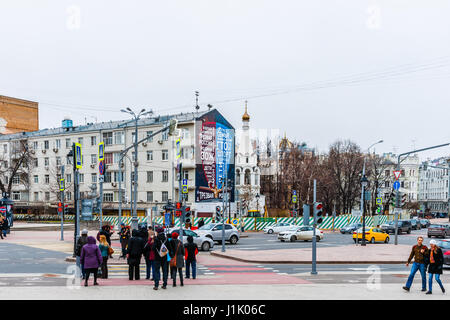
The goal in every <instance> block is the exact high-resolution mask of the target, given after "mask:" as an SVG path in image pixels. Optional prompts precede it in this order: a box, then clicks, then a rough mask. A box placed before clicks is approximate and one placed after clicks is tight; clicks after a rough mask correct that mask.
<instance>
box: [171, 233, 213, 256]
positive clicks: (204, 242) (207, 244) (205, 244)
mask: <svg viewBox="0 0 450 320" xmlns="http://www.w3.org/2000/svg"><path fill="white" fill-rule="evenodd" d="M169 232H170V233H172V232H176V233H178V234H180V229H179V228H172V229H169ZM188 236H192V237H193V238H194V243H195V244H196V245H197V247H198V248H199V250H202V251H209V250H210V249H211V248H213V247H214V241H213V240H212V239H211V238H208V237H205V236H203V235H198V234H197V233H196V232H195V231H192V230H189V229H183V244H186V243H187V237H188Z"/></svg>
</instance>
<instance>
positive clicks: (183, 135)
mask: <svg viewBox="0 0 450 320" xmlns="http://www.w3.org/2000/svg"><path fill="white" fill-rule="evenodd" d="M181 130H182V131H181V138H182V139H189V138H190V133H189V129H188V128H183V129H181Z"/></svg>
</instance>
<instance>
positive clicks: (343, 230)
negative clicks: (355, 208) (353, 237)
mask: <svg viewBox="0 0 450 320" xmlns="http://www.w3.org/2000/svg"><path fill="white" fill-rule="evenodd" d="M361 227H362V223H352V224H349V225H347V226H345V227H343V228H341V230H340V231H341V233H342V234H346V233H350V234H351V233H353V231H355V230H358V229H359V228H361Z"/></svg>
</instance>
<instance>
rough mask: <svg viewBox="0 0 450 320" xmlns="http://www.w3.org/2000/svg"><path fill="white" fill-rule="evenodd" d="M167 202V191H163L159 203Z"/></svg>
mask: <svg viewBox="0 0 450 320" xmlns="http://www.w3.org/2000/svg"><path fill="white" fill-rule="evenodd" d="M167 200H169V192H168V191H163V192H162V197H161V201H162V202H167Z"/></svg>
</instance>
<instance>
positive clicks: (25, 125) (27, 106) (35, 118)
mask: <svg viewBox="0 0 450 320" xmlns="http://www.w3.org/2000/svg"><path fill="white" fill-rule="evenodd" d="M36 130H39V106H38V103H37V102H34V101H28V100H23V99H17V98H12V97H6V96H1V95H0V133H1V134H10V133H16V132H23V131H36Z"/></svg>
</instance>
